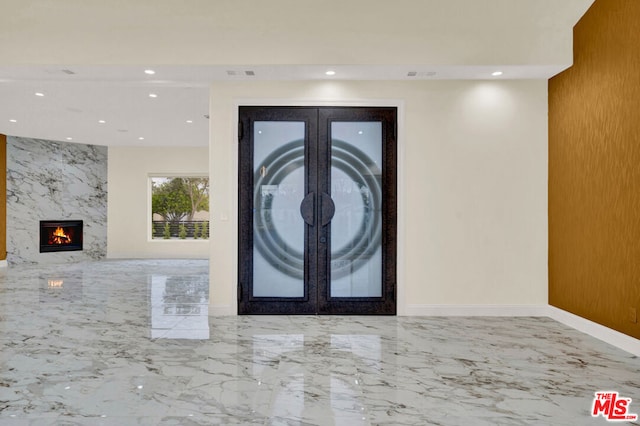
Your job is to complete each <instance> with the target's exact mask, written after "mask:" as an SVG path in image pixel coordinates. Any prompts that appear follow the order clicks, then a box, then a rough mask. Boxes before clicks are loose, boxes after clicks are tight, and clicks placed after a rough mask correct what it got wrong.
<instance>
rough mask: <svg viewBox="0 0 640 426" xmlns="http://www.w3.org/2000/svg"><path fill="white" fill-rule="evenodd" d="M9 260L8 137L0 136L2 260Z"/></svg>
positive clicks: (0, 254)
mask: <svg viewBox="0 0 640 426" xmlns="http://www.w3.org/2000/svg"><path fill="white" fill-rule="evenodd" d="M6 259H7V137H6V136H5V135H0V260H6Z"/></svg>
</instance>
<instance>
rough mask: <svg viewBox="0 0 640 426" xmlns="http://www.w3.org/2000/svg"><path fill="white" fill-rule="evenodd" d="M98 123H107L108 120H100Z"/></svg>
mask: <svg viewBox="0 0 640 426" xmlns="http://www.w3.org/2000/svg"><path fill="white" fill-rule="evenodd" d="M98 123H100V124H104V123H106V121H104V120H98Z"/></svg>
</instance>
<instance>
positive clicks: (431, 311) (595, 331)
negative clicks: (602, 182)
mask: <svg viewBox="0 0 640 426" xmlns="http://www.w3.org/2000/svg"><path fill="white" fill-rule="evenodd" d="M237 314H238V313H237V312H236V311H235V309H233V308H232V307H231V305H210V306H209V315H210V316H229V315H237ZM402 316H412V317H419V316H427V317H459V316H465V317H548V318H551V319H553V320H555V321H558V322H560V323H562V324H564V325H567V326H569V327H571V328H574V329H576V330H578V331H580V332H582V333H585V334H588V335H589V336H592V337H595V338H596V339H599V340H602V341H603V342H606V343H608V344H610V345H613V346H615V347H617V348H620V349H622V350H623V351H626V352H629V353H630V354H633V355H636V356H640V340H639V339H635V338H633V337H631V336H627V335H626V334H623V333H620V332H618V331H615V330H612V329H610V328H608V327H605V326H603V325H600V324H597V323H595V322H593V321H589V320H587V319H585V318H582V317H579V316H577V315H574V314H572V313H570V312H567V311H563V310H562V309H558V308H556V307H555V306H550V305H406V306H405V309H404V312H403V313H402Z"/></svg>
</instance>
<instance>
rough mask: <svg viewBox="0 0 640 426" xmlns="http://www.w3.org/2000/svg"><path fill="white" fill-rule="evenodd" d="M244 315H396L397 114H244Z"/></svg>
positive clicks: (261, 110) (249, 110)
mask: <svg viewBox="0 0 640 426" xmlns="http://www.w3.org/2000/svg"><path fill="white" fill-rule="evenodd" d="M239 118H240V121H239V127H238V136H239V143H240V146H239V188H240V190H239V200H238V206H239V210H238V211H239V218H238V219H239V236H238V237H239V253H238V255H239V256H238V258H239V271H238V276H239V282H238V312H239V313H240V314H381V315H382V314H386V315H392V314H395V312H396V300H395V297H396V296H395V295H396V266H395V265H396V109H395V108H386V107H380V108H368V107H318V108H315V107H240V109H239Z"/></svg>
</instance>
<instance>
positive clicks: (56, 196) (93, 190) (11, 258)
mask: <svg viewBox="0 0 640 426" xmlns="http://www.w3.org/2000/svg"><path fill="white" fill-rule="evenodd" d="M41 220H83V222H84V237H83V250H82V251H64V252H49V253H40V221H41ZM106 252H107V148H106V147H103V146H96V145H84V144H75V143H65V142H54V141H46V140H40V139H30V138H20V137H13V136H9V137H7V262H8V264H9V265H11V264H22V263H65V262H76V261H82V260H99V259H103V258H105V257H106Z"/></svg>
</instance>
